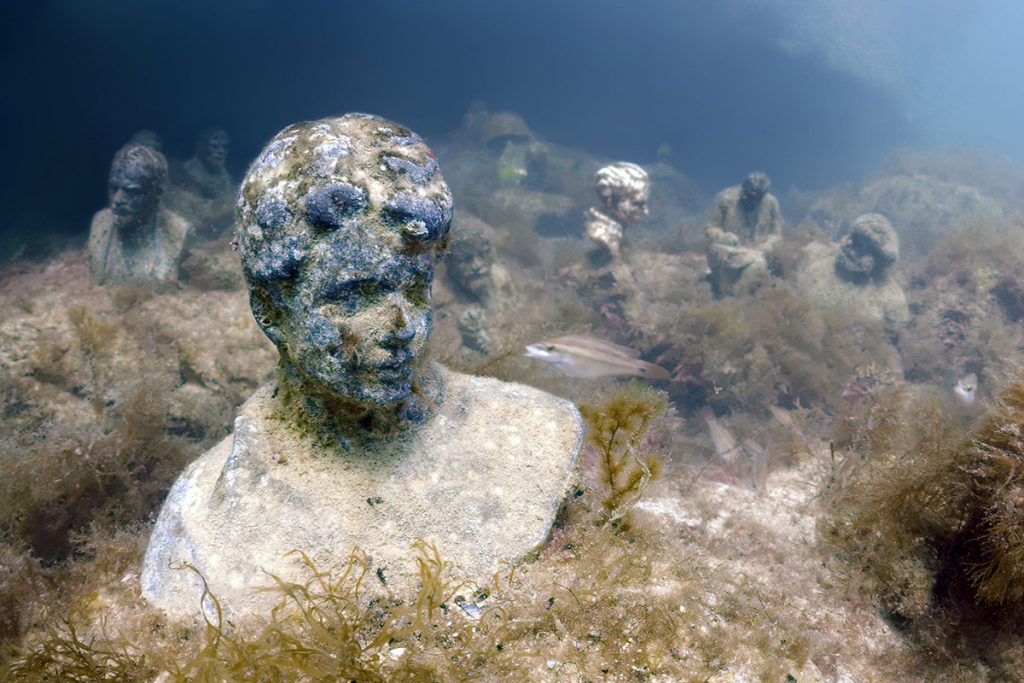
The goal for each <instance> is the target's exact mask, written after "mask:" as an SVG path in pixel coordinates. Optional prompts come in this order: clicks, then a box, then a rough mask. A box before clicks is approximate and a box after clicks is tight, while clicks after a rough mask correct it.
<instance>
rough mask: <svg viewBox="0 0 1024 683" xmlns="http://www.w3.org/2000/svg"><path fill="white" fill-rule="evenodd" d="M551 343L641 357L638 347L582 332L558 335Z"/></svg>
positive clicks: (613, 354)
mask: <svg viewBox="0 0 1024 683" xmlns="http://www.w3.org/2000/svg"><path fill="white" fill-rule="evenodd" d="M547 343H549V344H563V345H565V346H578V347H580V348H584V349H593V350H599V351H603V352H605V353H607V354H609V355H612V356H619V357H621V358H639V357H640V352H639V351H637V350H636V349H631V348H629V347H628V346H620V345H619V344H613V343H611V342H610V341H605V340H604V339H595V338H594V337H587V336H585V335H580V334H568V335H565V336H564V337H557V338H556V339H552V340H550V341H549V342H547Z"/></svg>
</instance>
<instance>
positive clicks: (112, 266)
mask: <svg viewBox="0 0 1024 683" xmlns="http://www.w3.org/2000/svg"><path fill="white" fill-rule="evenodd" d="M166 184H167V161H166V160H165V159H164V156H163V155H162V154H161V153H160V152H158V151H156V150H154V149H152V148H151V147H146V146H143V145H135V144H128V145H125V146H124V147H122V148H121V149H120V150H118V152H117V154H116V155H114V161H113V162H112V163H111V165H110V179H109V182H108V186H107V192H108V196H109V199H110V206H109V207H108V208H106V209H103V210H101V211H99V212H98V213H97V214H96V215H95V216H94V217H93V219H92V227H91V228H90V230H89V244H88V247H87V251H88V258H89V273H90V275H91V276H92V279H93V281H94V282H96V283H98V284H105V283H109V282H122V281H125V280H175V279H177V277H178V261H179V260H180V259H181V250H182V246H183V245H184V244H185V238H186V237H187V236H188V231H189V226H188V224H187V223H186V222H185V220H184V219H182V218H181V217H180V216H178V215H177V214H175V213H173V212H171V211H169V210H167V209H165V208H164V207H163V206H162V204H161V201H160V200H161V197H162V196H163V193H164V188H165V186H166Z"/></svg>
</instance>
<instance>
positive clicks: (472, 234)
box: [445, 223, 494, 299]
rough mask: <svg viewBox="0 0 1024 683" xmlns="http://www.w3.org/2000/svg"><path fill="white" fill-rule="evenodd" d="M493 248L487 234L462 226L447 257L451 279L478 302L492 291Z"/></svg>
mask: <svg viewBox="0 0 1024 683" xmlns="http://www.w3.org/2000/svg"><path fill="white" fill-rule="evenodd" d="M493 263H494V245H493V244H491V240H490V239H489V238H488V237H487V234H486V233H485V232H484V231H483V230H481V229H479V228H475V227H474V226H472V225H469V226H466V225H463V224H461V223H460V225H459V226H458V230H457V231H456V232H455V235H454V237H452V240H451V247H450V248H449V250H448V254H447V256H446V257H445V266H446V268H447V272H448V277H450V278H451V280H452V281H453V282H454V283H455V285H456V286H457V287H458V288H459V289H461V290H463V291H464V292H466V293H467V294H469V295H470V296H472V297H473V298H475V299H485V298H486V297H487V294H488V292H489V291H490V288H491V264H493Z"/></svg>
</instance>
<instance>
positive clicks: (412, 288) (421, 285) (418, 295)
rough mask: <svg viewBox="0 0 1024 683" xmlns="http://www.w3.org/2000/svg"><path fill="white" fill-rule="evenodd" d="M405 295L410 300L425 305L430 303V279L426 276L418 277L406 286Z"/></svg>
mask: <svg viewBox="0 0 1024 683" xmlns="http://www.w3.org/2000/svg"><path fill="white" fill-rule="evenodd" d="M405 296H406V298H407V299H409V301H411V302H412V303H414V304H416V305H418V306H425V305H426V304H429V303H430V281H429V280H428V279H427V278H424V277H417V278H416V279H415V280H413V281H412V282H410V283H409V285H408V286H407V287H406V288H405Z"/></svg>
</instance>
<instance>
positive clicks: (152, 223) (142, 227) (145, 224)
mask: <svg viewBox="0 0 1024 683" xmlns="http://www.w3.org/2000/svg"><path fill="white" fill-rule="evenodd" d="M157 213H158V212H157V211H154V212H153V213H152V215H150V216H149V217H148V218H145V219H141V220H131V221H124V220H121V221H119V220H117V218H116V217H115V218H114V227H115V228H116V230H117V236H118V238H119V239H120V240H121V244H122V245H123V246H124V247H125V248H127V249H128V250H129V251H135V250H137V249H139V248H140V247H142V246H144V245H145V244H147V243H148V242H149V241H150V240H151V239H152V238H153V237H154V235H155V234H156V229H157V224H156V223H157Z"/></svg>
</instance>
